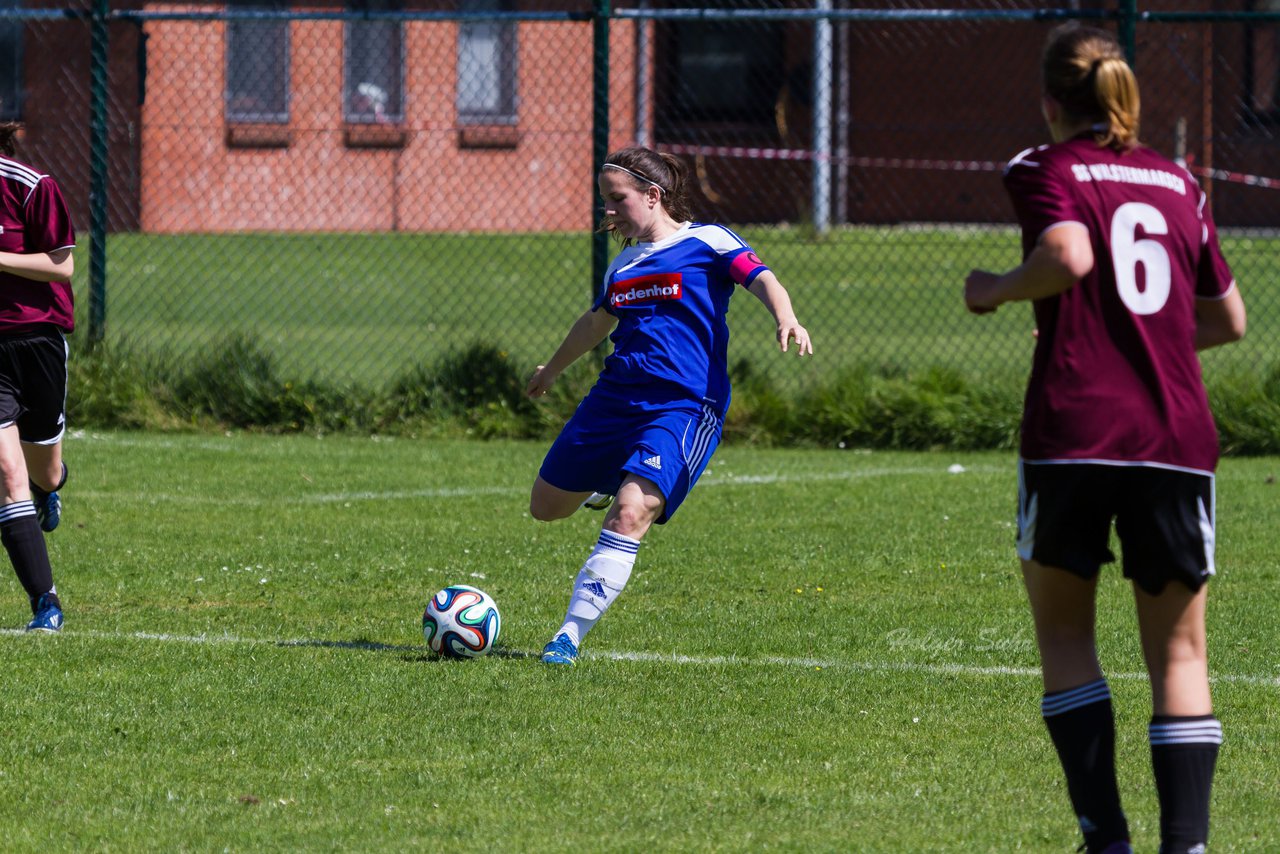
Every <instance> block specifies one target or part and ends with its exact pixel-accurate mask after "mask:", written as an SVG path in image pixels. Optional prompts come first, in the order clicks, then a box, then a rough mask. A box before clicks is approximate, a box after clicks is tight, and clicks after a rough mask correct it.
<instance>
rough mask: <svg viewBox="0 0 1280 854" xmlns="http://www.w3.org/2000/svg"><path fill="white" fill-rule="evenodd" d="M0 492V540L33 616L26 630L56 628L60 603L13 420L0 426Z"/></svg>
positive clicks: (59, 613)
mask: <svg viewBox="0 0 1280 854" xmlns="http://www.w3.org/2000/svg"><path fill="white" fill-rule="evenodd" d="M0 492H2V494H0V542H3V544H4V548H5V551H7V552H8V553H9V560H10V562H11V563H12V564H13V569H14V572H15V573H17V576H18V580H19V581H20V582H22V586H23V588H24V589H25V590H26V591H27V596H28V598H29V599H30V600H31V613H32V615H33V619H32V621H31V622H30V623H29V624H28V625H27V630H28V631H45V632H56V631H58V630H59V629H61V628H62V606H61V603H60V602H59V601H58V593H57V590H56V589H55V588H54V586H53V569H52V568H51V567H50V566H49V552H48V550H47V549H46V548H45V543H44V534H43V533H42V532H41V530H40V525H39V523H38V522H37V521H36V508H35V505H34V504H32V502H31V487H30V485H29V479H28V476H27V461H26V457H25V456H24V455H23V448H22V443H21V441H19V439H18V428H17V426H16V425H14V424H10V425H9V426H7V427H4V428H2V429H0Z"/></svg>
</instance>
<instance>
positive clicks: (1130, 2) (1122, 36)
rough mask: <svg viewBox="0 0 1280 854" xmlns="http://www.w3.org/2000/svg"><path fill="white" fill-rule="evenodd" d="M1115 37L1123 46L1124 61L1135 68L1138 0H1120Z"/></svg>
mask: <svg viewBox="0 0 1280 854" xmlns="http://www.w3.org/2000/svg"><path fill="white" fill-rule="evenodd" d="M1116 11H1117V12H1118V13H1119V18H1120V19H1119V23H1118V30H1119V31H1118V32H1117V34H1116V36H1117V38H1118V39H1119V40H1120V46H1121V47H1122V48H1124V58H1125V61H1126V62H1128V63H1129V67H1130V68H1134V69H1136V68H1137V67H1138V65H1137V57H1138V45H1137V42H1138V0H1120V2H1119V8H1118V9H1117V10H1116Z"/></svg>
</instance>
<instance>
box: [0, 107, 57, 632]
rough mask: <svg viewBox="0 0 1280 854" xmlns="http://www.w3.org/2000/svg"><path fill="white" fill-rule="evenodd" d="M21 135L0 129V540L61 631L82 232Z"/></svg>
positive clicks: (36, 604)
mask: <svg viewBox="0 0 1280 854" xmlns="http://www.w3.org/2000/svg"><path fill="white" fill-rule="evenodd" d="M17 130H18V127H17V125H14V124H4V125H0V474H2V476H3V481H2V483H0V541H2V542H3V544H4V547H5V550H6V551H7V552H8V554H9V559H10V561H11V562H12V564H13V568H14V571H15V572H16V573H17V575H18V579H19V580H20V581H21V582H22V586H23V588H25V589H26V591H27V596H28V597H29V598H30V600H31V610H32V614H33V618H32V620H31V622H30V623H28V625H27V630H28V631H45V632H56V631H59V630H60V629H61V628H62V605H61V602H60V601H59V600H58V593H57V590H56V589H55V588H54V584H53V570H52V569H51V568H50V565H49V554H48V551H47V549H46V548H45V542H44V532H43V531H51V530H53V529H54V528H55V527H56V526H57V524H58V519H59V518H60V516H61V501H60V499H59V496H58V490H59V489H60V488H61V487H62V485H63V483H64V482H65V481H66V467H65V466H64V465H63V463H62V437H63V433H64V432H65V429H66V416H65V408H66V395H67V343H66V339H65V338H64V337H63V336H64V334H65V333H68V332H70V331H71V330H72V329H73V328H74V325H75V323H74V317H73V310H72V297H71V282H70V278H71V273H72V270H73V268H74V260H73V258H72V254H71V250H72V248H73V247H74V246H75V231H74V230H73V229H72V227H71V217H70V215H69V214H68V213H67V206H66V203H65V202H64V201H63V199H62V192H61V190H59V189H58V185H57V183H56V182H55V181H54V180H53V178H51V177H49V176H48V175H45V174H43V173H41V172H40V171H39V170H37V169H35V168H33V167H31V166H28V165H27V164H25V163H21V162H19V161H17V160H15V159H13V155H14V143H15V139H16V135H17ZM41 529H43V531H42V530H41Z"/></svg>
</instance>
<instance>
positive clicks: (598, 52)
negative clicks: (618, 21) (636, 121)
mask: <svg viewBox="0 0 1280 854" xmlns="http://www.w3.org/2000/svg"><path fill="white" fill-rule="evenodd" d="M611 13H612V10H611V9H610V6H609V0H595V16H594V17H593V18H592V38H593V41H592V63H591V65H592V71H593V73H592V78H591V84H592V92H591V100H592V104H593V109H592V118H591V227H592V240H591V298H592V299H595V293H596V288H597V287H599V285H600V282H601V281H603V280H604V273H605V270H607V269H609V235H607V234H604V233H602V232H595V230H594V229H595V226H596V224H597V223H599V222H600V221H601V220H603V219H604V200H603V199H601V198H600V194H599V193H598V192H597V191H596V176H597V175H599V174H600V169H601V167H603V166H604V160H605V158H606V157H608V156H609V16H610V15H611Z"/></svg>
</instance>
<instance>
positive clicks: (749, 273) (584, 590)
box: [526, 148, 813, 664]
mask: <svg viewBox="0 0 1280 854" xmlns="http://www.w3.org/2000/svg"><path fill="white" fill-rule="evenodd" d="M685 179H686V170H685V167H684V164H683V163H682V162H681V161H679V160H678V159H676V158H675V157H672V156H671V155H669V154H659V153H658V152H655V151H651V150H649V149H647V148H628V149H623V150H622V151H618V152H615V153H613V154H611V155H609V157H608V158H606V160H605V165H604V167H603V168H602V169H601V171H600V175H599V187H600V195H601V196H602V197H603V198H604V206H605V223H604V228H605V229H606V230H608V231H611V232H613V233H614V235H615V236H617V237H618V238H620V239H621V241H622V244H623V250H622V252H621V254H619V255H618V257H617V258H616V259H615V260H614V261H613V263H612V264H610V265H609V269H608V272H607V273H606V274H605V277H604V282H603V283H602V286H601V289H600V292H599V293H598V294H597V297H596V300H595V303H594V304H593V305H592V306H591V308H590V309H588V310H587V311H586V312H585V313H584V314H583V315H582V316H581V317H580V318H578V320H577V322H576V323H574V325H573V327H572V328H571V329H570V330H569V334H568V335H567V336H565V339H564V342H563V343H562V344H561V345H560V347H559V349H557V350H556V352H555V354H554V355H553V356H552V357H551V359H550V360H549V361H548V362H547V363H546V364H545V365H539V366H538V368H537V370H535V371H534V372H533V376H531V377H530V378H529V383H528V387H527V388H526V394H528V395H529V396H530V397H533V398H536V397H540V396H542V395H544V394H546V393H547V390H548V389H549V388H551V386H552V384H554V383H555V381H556V378H557V377H558V376H560V374H561V372H562V371H564V369H565V368H567V367H568V366H569V365H570V364H572V363H573V362H574V361H575V360H577V359H578V358H579V357H580V356H582V355H584V354H585V353H587V352H589V351H590V350H591V349H592V348H594V347H595V346H596V345H597V344H599V343H600V342H601V341H602V340H603V339H604V337H605V336H606V335H608V334H609V333H610V331H612V332H613V334H612V336H611V340H612V342H613V353H612V354H611V355H610V356H609V357H608V358H606V359H605V363H604V370H603V371H601V373H600V378H599V380H598V381H597V382H596V384H595V386H594V387H593V388H592V389H591V391H590V393H589V394H588V395H587V396H586V398H585V399H584V400H583V401H582V403H581V404H579V406H578V409H577V411H576V412H575V413H574V415H573V417H572V418H571V419H570V420H569V422H568V423H567V424H566V425H565V426H564V429H563V430H562V431H561V433H560V436H559V438H557V439H556V441H555V443H554V444H553V445H552V446H551V449H550V450H549V451H548V452H547V456H546V459H545V460H544V461H543V463H542V469H541V470H540V471H539V473H538V478H537V480H536V481H535V482H534V484H533V494H532V496H531V498H530V501H529V512H530V513H531V514H532V516H533V518H535V519H538V520H540V521H543V522H550V521H553V520H556V519H563V518H565V517H567V516H570V515H572V514H573V513H574V511H576V510H577V509H578V508H579V507H581V506H583V504H584V501H585V502H587V506H591V507H594V508H597V509H598V508H603V507H609V511H608V513H607V514H606V516H605V519H604V525H603V530H601V532H600V538H599V541H598V542H597V543H596V546H595V549H594V550H593V551H592V552H591V555H590V556H589V557H588V558H587V561H586V563H585V564H583V566H582V569H581V570H580V571H579V572H578V576H577V579H576V581H575V582H574V586H573V593H572V595H571V597H570V599H569V607H568V612H567V613H566V615H565V619H564V623H563V625H562V626H561V627H560V630H559V631H557V632H556V634H555V638H554V639H553V640H552V641H551V642H550V643H548V644H547V646H546V648H545V649H544V650H543V655H542V660H543V661H545V662H547V663H549V664H573V663H574V661H575V660H576V659H577V656H578V646H579V644H581V642H582V639H583V637H585V636H586V633H587V632H588V631H590V630H591V627H592V626H594V625H595V624H596V622H597V621H598V620H599V619H600V617H601V615H602V614H604V612H605V610H606V609H607V608H608V607H609V605H610V604H612V602H613V600H614V599H616V598H617V596H618V594H619V593H621V592H622V589H623V587H625V586H626V583H627V579H628V578H629V577H630V576H631V569H632V567H633V566H634V564H635V559H636V553H637V551H638V549H639V547H640V540H641V539H643V537H644V535H645V533H646V532H647V531H648V530H649V528H650V527H651V526H652V525H653V524H654V523H657V524H660V525H661V524H664V523H665V522H666V521H667V520H668V519H670V518H671V516H672V515H673V514H674V513H675V512H676V508H678V507H679V506H680V504H681V502H683V501H684V498H685V496H686V495H688V494H689V490H690V489H692V488H693V485H694V483H696V482H697V480H698V477H699V475H701V474H702V472H703V470H704V469H705V468H706V466H707V462H708V461H709V460H710V459H711V455H712V453H714V451H715V449H716V446H717V445H718V444H719V443H720V431H721V427H722V425H723V423H724V415H725V412H726V410H727V409H728V408H729V373H728V367H727V350H728V343H729V328H728V325H727V324H726V323H725V315H726V313H727V311H728V308H729V298H730V297H731V296H732V295H733V292H734V290H735V288H736V287H738V286H742V287H744V288H746V289H747V290H748V291H749V292H750V293H751V294H752V295H753V296H755V297H756V298H757V299H759V300H760V301H761V302H762V303H764V305H765V307H766V308H768V309H769V311H770V313H771V314H772V315H773V318H774V320H775V321H776V322H777V338H778V344H779V346H780V347H781V349H782V350H783V351H784V352H785V351H787V350H788V349H789V348H790V346H791V344H792V342H794V344H795V350H796V352H797V354H799V355H801V356H804V355H807V354H811V353H812V352H813V346H812V344H811V343H810V341H809V333H808V332H807V331H805V328H804V327H803V326H801V325H800V323H799V321H797V320H796V316H795V312H794V311H792V308H791V298H790V297H789V296H788V294H787V291H786V289H785V288H784V287H783V286H782V285H781V283H779V282H778V279H777V277H776V276H774V274H773V273H772V271H770V270H769V268H768V267H766V266H765V265H764V263H763V262H761V261H760V259H759V258H758V257H757V256H756V254H755V253H754V252H752V251H751V247H749V246H748V245H747V244H745V243H744V242H743V241H742V239H741V238H740V237H738V236H737V235H736V234H734V233H733V232H732V231H730V230H729V229H727V228H724V227H722V226H718V225H705V224H702V223H696V222H691V221H690V212H689V201H688V195H687V190H686V181H685ZM611 496H612V497H614V500H612V501H611V499H610V497H611Z"/></svg>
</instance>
